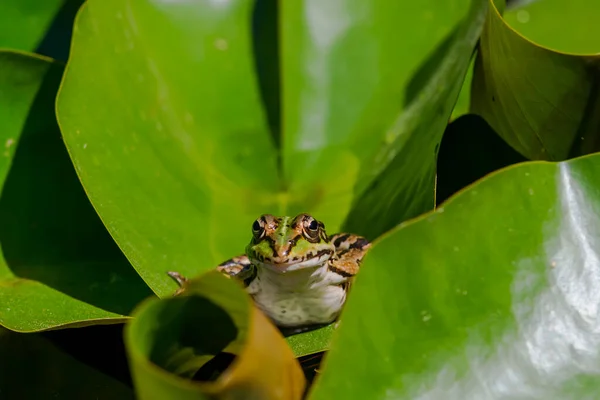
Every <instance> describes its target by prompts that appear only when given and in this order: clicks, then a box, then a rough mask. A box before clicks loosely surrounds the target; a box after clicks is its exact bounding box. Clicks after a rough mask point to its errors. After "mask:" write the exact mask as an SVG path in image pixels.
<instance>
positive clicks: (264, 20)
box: [252, 0, 281, 148]
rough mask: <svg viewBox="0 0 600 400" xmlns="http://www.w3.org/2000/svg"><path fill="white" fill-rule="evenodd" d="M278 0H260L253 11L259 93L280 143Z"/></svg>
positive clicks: (273, 131) (253, 41)
mask: <svg viewBox="0 0 600 400" xmlns="http://www.w3.org/2000/svg"><path fill="white" fill-rule="evenodd" d="M278 7H279V6H278V2H277V0H257V1H256V2H255V3H254V9H253V12H252V46H253V53H254V66H255V69H256V74H257V77H258V84H259V88H260V95H261V98H262V102H263V106H264V109H265V112H266V116H267V120H268V123H269V128H270V130H271V136H272V137H273V142H274V143H275V146H276V147H277V148H279V147H280V145H281V105H280V101H281V91H280V86H281V82H280V79H281V78H280V68H279V30H278V19H279V9H278Z"/></svg>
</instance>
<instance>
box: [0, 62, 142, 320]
mask: <svg viewBox="0 0 600 400" xmlns="http://www.w3.org/2000/svg"><path fill="white" fill-rule="evenodd" d="M62 71H63V67H62V66H60V65H57V64H53V65H52V66H51V67H50V68H49V69H48V72H47V74H46V77H45V79H44V82H43V84H42V86H41V88H40V90H39V91H38V94H37V95H36V98H35V100H34V102H33V104H32V106H31V109H30V112H29V115H28V118H27V121H26V123H25V125H24V128H23V132H22V133H21V136H20V139H19V141H18V147H17V149H16V153H15V156H14V159H13V162H12V166H11V169H10V171H9V173H8V176H7V178H6V181H5V183H4V187H3V189H2V196H1V197H0V244H1V246H2V252H3V254H4V258H5V260H6V263H7V264H8V267H9V268H10V269H11V270H12V272H13V273H14V274H15V275H16V276H18V277H20V278H25V279H30V280H35V281H39V282H41V283H43V284H45V285H47V286H49V287H52V288H54V289H56V290H58V291H60V292H62V293H64V294H66V295H68V296H71V297H73V298H76V299H78V300H81V301H83V302H86V303H88V304H91V305H93V306H95V307H98V308H101V309H104V310H106V311H109V312H114V313H118V314H125V315H126V314H129V312H130V311H131V310H132V309H133V307H134V306H135V305H136V304H137V303H138V302H139V301H141V300H142V299H144V298H145V297H147V296H150V295H151V294H152V292H151V291H150V289H149V288H148V287H147V286H146V284H145V283H144V282H143V281H142V279H141V278H140V277H139V276H138V275H137V273H136V272H135V270H134V269H133V268H132V267H131V265H130V264H129V262H128V261H127V259H126V258H125V257H124V255H123V254H122V253H121V251H120V249H119V248H118V247H117V245H116V244H115V243H114V241H113V239H112V237H111V236H110V235H109V233H108V232H107V231H106V229H105V227H104V225H103V224H102V222H101V221H100V218H99V217H98V215H97V214H96V212H95V210H94V209H93V207H92V206H91V204H90V202H89V200H88V198H87V196H86V194H85V192H84V190H83V188H82V186H81V184H80V182H79V179H78V178H77V175H76V173H75V170H74V168H73V164H72V163H71V160H70V158H69V155H68V153H67V151H66V148H65V145H64V143H63V142H62V138H61V135H60V131H59V128H58V125H57V123H56V118H55V115H54V99H55V96H56V92H57V89H58V85H59V83H60V79H61V76H62Z"/></svg>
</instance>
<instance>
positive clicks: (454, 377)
mask: <svg viewBox="0 0 600 400" xmlns="http://www.w3.org/2000/svg"><path fill="white" fill-rule="evenodd" d="M599 175H600V155H594V156H588V157H585V158H579V159H575V160H573V161H569V162H563V163H546V162H531V163H525V164H519V165H518V166H514V167H510V168H507V169H505V170H502V171H501V172H497V173H495V174H493V175H491V176H489V177H487V178H485V179H483V180H482V181H480V182H479V183H477V184H475V185H473V186H471V187H470V188H469V189H467V190H465V191H463V192H461V193H460V194H458V195H456V196H454V197H453V198H451V199H450V200H449V201H448V202H446V203H445V204H444V205H442V206H440V207H439V208H438V209H437V210H436V211H435V212H432V213H430V214H427V215H425V216H423V217H421V218H419V219H417V220H416V221H413V222H410V223H407V224H405V225H404V226H400V227H398V228H396V229H394V230H393V231H390V232H389V233H388V234H386V235H384V236H383V237H382V238H381V239H380V240H378V242H377V243H376V244H375V245H374V247H373V248H372V249H371V250H370V252H369V253H368V254H367V256H366V257H365V259H364V263H363V268H362V270H361V274H360V275H359V276H358V279H357V281H356V284H355V286H354V287H353V292H352V295H351V296H350V298H349V300H348V303H347V304H346V309H345V311H344V313H343V315H342V324H341V326H340V327H339V328H338V330H337V332H336V336H337V337H336V339H337V340H335V341H334V343H332V350H331V352H330V354H329V357H328V358H327V359H326V361H325V366H324V367H323V369H322V376H321V378H320V380H319V381H318V384H317V387H316V389H315V390H314V392H313V393H312V397H311V398H314V399H320V398H322V399H330V398H333V397H336V398H344V397H351V398H394V399H416V398H419V399H434V398H435V399H437V398H444V399H465V398H469V399H482V398H486V399H507V398H513V399H515V398H520V399H523V398H527V399H549V398H552V399H592V398H597V395H598V391H599V390H600V379H599V374H600V370H599V369H598V365H600V345H599V344H600V338H599V336H598V326H599V324H600V314H599V309H598V304H600V241H599V237H600V231H599V229H600V228H599V227H600V218H599V215H600V187H599V186H598V184H597V177H598V176H599Z"/></svg>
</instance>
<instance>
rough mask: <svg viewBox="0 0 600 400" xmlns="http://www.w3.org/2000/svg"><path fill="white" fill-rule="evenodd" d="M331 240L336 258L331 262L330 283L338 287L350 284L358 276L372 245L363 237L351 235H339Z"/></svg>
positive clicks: (329, 268) (329, 267)
mask: <svg viewBox="0 0 600 400" xmlns="http://www.w3.org/2000/svg"><path fill="white" fill-rule="evenodd" d="M330 240H331V242H332V243H333V244H334V246H335V256H334V257H332V258H331V259H330V260H329V265H328V270H329V277H328V278H329V281H330V282H331V283H332V284H337V285H340V284H344V283H347V282H350V281H351V280H352V278H353V277H354V276H356V274H358V271H359V269H360V263H361V262H362V259H363V257H364V255H365V254H366V252H367V250H368V249H369V248H370V247H371V243H370V242H369V241H368V240H367V239H365V238H363V237H362V236H358V235H353V234H349V233H337V234H335V235H333V236H331V237H330Z"/></svg>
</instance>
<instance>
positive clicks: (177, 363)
mask: <svg viewBox="0 0 600 400" xmlns="http://www.w3.org/2000/svg"><path fill="white" fill-rule="evenodd" d="M126 344H127V348H128V352H129V358H130V364H131V367H132V372H133V377H134V382H135V386H136V391H137V395H138V397H139V398H140V399H155V398H161V399H170V398H176V399H197V398H211V399H214V398H222V399H226V398H227V399H231V398H240V399H242V398H243V399H248V398H256V399H300V398H301V396H302V394H303V393H304V385H305V380H304V375H303V373H302V370H301V369H300V366H299V364H298V362H297V361H296V360H295V359H294V355H293V353H292V351H291V350H290V349H289V347H288V346H287V344H286V342H285V340H284V339H283V337H282V336H281V334H280V333H279V331H278V330H277V328H275V326H274V325H272V323H271V322H270V321H268V320H267V318H266V317H265V316H264V315H263V314H262V313H261V312H260V311H258V309H257V308H256V307H254V305H253V303H252V300H251V298H250V297H249V296H248V295H247V294H246V293H245V292H244V291H243V289H242V288H241V285H239V284H238V283H237V282H234V281H232V280H230V279H227V278H225V277H224V276H223V275H221V274H220V273H219V272H216V271H212V272H208V273H207V274H205V275H202V276H200V277H199V278H196V279H193V280H190V281H188V283H187V284H186V286H185V292H184V294H183V295H181V296H178V297H175V298H170V299H164V300H156V299H153V300H150V301H148V302H146V303H143V305H142V306H140V308H139V310H138V311H137V312H136V319H135V320H134V321H133V322H132V323H131V325H130V326H129V327H128V329H127V331H126ZM223 353H225V354H229V355H232V356H235V359H233V362H231V363H230V365H229V366H228V367H227V368H225V369H224V371H223V372H222V373H221V374H220V375H219V376H217V377H215V376H205V375H204V374H203V373H202V367H203V366H207V365H208V363H210V362H214V361H215V359H216V358H215V356H216V355H221V356H223ZM192 377H196V378H198V377H202V378H203V379H199V378H198V379H197V380H196V381H191V380H189V378H192Z"/></svg>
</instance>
